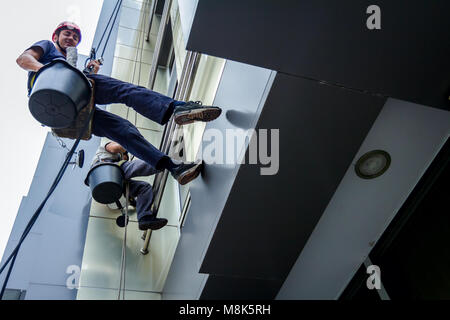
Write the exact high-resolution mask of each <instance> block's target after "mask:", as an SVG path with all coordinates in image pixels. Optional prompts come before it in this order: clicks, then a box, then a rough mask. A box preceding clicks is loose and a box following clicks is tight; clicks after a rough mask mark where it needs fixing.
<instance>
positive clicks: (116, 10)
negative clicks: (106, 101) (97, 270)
mask: <svg viewBox="0 0 450 320" xmlns="http://www.w3.org/2000/svg"><path fill="white" fill-rule="evenodd" d="M121 5H122V0H118V1H117V3H116V5H115V7H114V10H113V12H112V14H111V16H110V18H109V21H108V24H107V25H106V28H105V30H104V31H103V35H102V37H101V39H100V41H99V43H98V47H99V46H100V45H101V42H102V41H103V37H104V36H105V34H106V31H107V29H108V27H109V24H110V22H111V20H112V18H113V16H114V20H113V23H112V25H111V28H110V30H109V34H108V37H107V38H106V41H105V44H104V48H103V51H102V56H103V54H104V53H105V50H106V47H107V45H108V42H109V39H110V36H111V33H112V29H113V28H114V24H115V22H116V19H117V16H118V13H119V11H120V7H121ZM94 50H95V49H93V50H92V51H94ZM92 51H91V52H92ZM94 110H95V108H93V109H92V110H91V112H90V114H89V116H88V117H87V119H86V122H85V124H84V126H83V129H82V130H81V132H80V135H79V137H78V138H77V139H76V141H75V143H74V144H73V146H72V148H71V149H70V151H69V153H68V154H67V155H66V159H65V160H64V162H63V164H62V166H61V168H60V170H59V172H58V174H57V175H56V178H55V180H54V181H53V184H52V185H51V187H50V190H49V191H48V193H47V195H46V197H45V198H44V200H43V201H42V203H41V204H40V206H39V207H38V209H37V210H36V211H35V213H34V214H33V216H32V217H31V219H30V220H29V222H28V224H27V226H26V227H25V230H24V232H23V233H22V236H21V237H20V240H19V242H18V244H17V245H16V247H15V248H14V250H13V251H12V252H11V254H10V255H9V257H8V258H7V259H6V261H5V263H4V264H3V266H2V267H1V268H0V274H1V273H2V272H3V271H4V270H5V268H6V267H7V265H8V264H9V263H10V262H11V264H10V266H9V269H8V273H7V274H6V277H5V280H4V282H3V286H2V289H1V292H0V300H1V299H2V298H3V295H4V293H5V290H6V286H7V284H8V280H9V277H10V275H11V272H12V269H13V267H14V263H15V261H16V258H17V254H18V252H19V249H20V247H21V245H22V243H23V241H24V240H25V238H26V237H27V235H28V233H29V232H30V230H31V228H32V227H33V225H34V223H35V222H36V220H37V218H38V217H39V215H40V214H41V212H42V209H43V208H44V206H45V204H46V203H47V200H48V199H49V198H50V196H51V195H52V194H53V192H54V191H55V189H56V187H57V186H58V183H59V182H60V181H61V179H62V177H63V175H64V172H65V171H66V169H67V166H68V165H69V163H70V159H71V158H72V156H73V154H74V152H75V150H76V148H77V147H78V144H79V143H80V140H81V138H82V137H83V135H84V134H85V132H86V131H87V129H88V125H89V122H90V120H91V118H92V116H93V115H94ZM58 142H59V144H60V145H61V147H63V148H67V146H66V145H65V143H64V142H63V141H62V140H58Z"/></svg>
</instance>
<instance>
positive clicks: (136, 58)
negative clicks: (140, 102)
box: [126, 0, 156, 126]
mask: <svg viewBox="0 0 450 320" xmlns="http://www.w3.org/2000/svg"><path fill="white" fill-rule="evenodd" d="M153 1H156V0H153ZM148 5H149V2H148V1H145V3H144V10H143V12H142V13H143V19H142V20H141V28H142V30H144V28H145V21H146V20H147V14H146V12H145V11H146V10H147V6H148ZM144 38H145V32H144V31H142V42H141V36H139V39H138V48H137V50H136V55H135V58H134V67H133V76H132V77H131V81H132V82H133V83H134V82H135V81H134V76H135V75H136V67H137V63H138V55H139V50H141V56H140V58H139V73H138V80H137V83H134V84H137V85H139V80H140V79H141V69H142V53H143V51H144ZM129 112H130V108H127V116H126V119H127V120H128V115H129ZM134 125H135V126H137V112H135V113H134Z"/></svg>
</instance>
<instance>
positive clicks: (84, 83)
mask: <svg viewBox="0 0 450 320" xmlns="http://www.w3.org/2000/svg"><path fill="white" fill-rule="evenodd" d="M91 93H92V88H91V84H90V82H89V80H88V79H87V78H86V76H85V75H84V74H83V72H81V71H80V70H78V69H76V68H74V67H72V66H71V65H70V64H69V63H68V62H66V61H65V60H62V59H61V60H59V59H58V60H53V61H52V62H50V63H49V64H46V65H45V66H43V67H42V68H41V69H40V70H39V71H38V72H37V73H36V76H35V80H34V84H33V88H32V90H31V93H30V99H29V101H28V107H29V108H30V112H31V114H32V115H33V117H34V118H35V119H36V120H37V121H39V122H40V123H42V124H43V125H46V126H48V127H50V128H55V129H62V128H67V127H69V126H70V124H71V123H72V122H73V121H74V120H75V119H76V117H77V115H78V112H79V111H80V110H81V109H83V108H84V107H86V106H87V104H88V103H89V101H90V98H91Z"/></svg>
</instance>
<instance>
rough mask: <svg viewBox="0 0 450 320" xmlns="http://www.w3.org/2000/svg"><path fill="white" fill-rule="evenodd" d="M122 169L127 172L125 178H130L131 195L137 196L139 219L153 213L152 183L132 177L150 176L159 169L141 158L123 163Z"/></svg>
mask: <svg viewBox="0 0 450 320" xmlns="http://www.w3.org/2000/svg"><path fill="white" fill-rule="evenodd" d="M122 169H123V172H124V173H125V179H126V180H128V182H129V185H130V196H131V197H133V198H136V211H137V218H138V220H140V219H141V218H142V217H144V216H148V215H153V213H152V211H151V210H150V208H151V205H152V201H153V189H152V186H151V184H149V183H147V182H145V181H135V180H132V179H131V178H134V177H144V176H145V177H146V176H150V175H152V174H155V173H157V170H155V169H154V168H153V167H151V166H150V165H149V164H148V163H146V162H144V161H142V160H140V159H136V160H134V161H127V162H125V163H123V164H122Z"/></svg>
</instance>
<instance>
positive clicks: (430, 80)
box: [187, 0, 450, 110]
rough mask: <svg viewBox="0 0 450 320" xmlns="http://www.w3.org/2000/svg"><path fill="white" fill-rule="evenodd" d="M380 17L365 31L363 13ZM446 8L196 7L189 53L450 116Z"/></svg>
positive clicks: (262, 3) (442, 4)
mask: <svg viewBox="0 0 450 320" xmlns="http://www.w3.org/2000/svg"><path fill="white" fill-rule="evenodd" d="M372 4H377V5H378V6H379V7H380V9H381V30H369V29H368V28H367V27H366V20H367V18H368V17H369V14H367V13H366V10H367V7H368V6H369V5H372ZM449 12H450V1H437V0H434V1H430V0H420V1H413V0H408V1H392V0H379V1H376V3H374V2H373V1H371V0H352V1H336V0H304V1H293V0H291V1H288V0H280V1H278V0H277V1H273V0H214V1H210V0H199V3H198V6H197V11H196V15H195V18H194V22H193V26H192V30H191V33H190V36H189V40H188V46H187V47H188V49H189V50H193V51H199V52H202V53H206V54H208V55H213V56H219V57H223V58H227V59H230V60H234V61H240V62H244V63H248V64H252V65H257V66H262V67H265V68H268V69H272V70H277V71H281V72H284V73H288V74H294V75H298V76H302V77H306V78H313V79H320V80H324V81H329V82H332V83H336V84H342V85H344V86H346V87H351V88H357V89H359V90H367V91H369V92H372V93H377V94H381V95H383V96H391V97H395V98H399V99H402V100H407V101H412V102H416V103H420V104H424V105H429V106H434V107H438V108H443V109H447V110H448V109H449V108H450V107H449V100H448V97H449V95H450V59H449V56H450V41H449V36H450V19H449V18H448V13H449Z"/></svg>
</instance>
